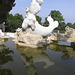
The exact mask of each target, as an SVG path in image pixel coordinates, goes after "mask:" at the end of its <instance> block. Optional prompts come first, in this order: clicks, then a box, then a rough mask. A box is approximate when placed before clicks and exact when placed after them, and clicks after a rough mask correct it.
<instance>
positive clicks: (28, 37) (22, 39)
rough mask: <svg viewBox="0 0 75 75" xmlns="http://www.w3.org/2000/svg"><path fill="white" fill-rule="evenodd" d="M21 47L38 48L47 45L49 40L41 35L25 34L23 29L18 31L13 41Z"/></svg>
mask: <svg viewBox="0 0 75 75" xmlns="http://www.w3.org/2000/svg"><path fill="white" fill-rule="evenodd" d="M13 41H14V42H15V43H16V44H18V45H20V46H26V47H32V48H38V47H43V46H45V45H47V40H46V39H44V38H43V37H42V36H40V35H36V34H31V33H28V32H23V31H22V29H19V28H18V29H17V30H16V33H15V38H14V40H13Z"/></svg>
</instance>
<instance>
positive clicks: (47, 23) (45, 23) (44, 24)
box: [43, 17, 49, 27]
mask: <svg viewBox="0 0 75 75" xmlns="http://www.w3.org/2000/svg"><path fill="white" fill-rule="evenodd" d="M43 26H45V27H47V26H49V22H48V21H47V17H46V18H45V22H44V23H43Z"/></svg>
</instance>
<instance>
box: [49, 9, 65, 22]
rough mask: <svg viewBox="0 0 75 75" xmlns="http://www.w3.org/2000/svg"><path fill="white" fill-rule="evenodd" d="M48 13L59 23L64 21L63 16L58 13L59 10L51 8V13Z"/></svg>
mask: <svg viewBox="0 0 75 75" xmlns="http://www.w3.org/2000/svg"><path fill="white" fill-rule="evenodd" d="M49 15H51V17H52V18H53V19H54V20H57V21H58V22H59V23H60V22H63V21H64V19H63V16H62V14H61V13H60V11H56V10H53V11H51V13H50V14H49Z"/></svg>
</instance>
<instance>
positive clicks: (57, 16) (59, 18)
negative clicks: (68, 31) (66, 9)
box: [44, 10, 65, 30]
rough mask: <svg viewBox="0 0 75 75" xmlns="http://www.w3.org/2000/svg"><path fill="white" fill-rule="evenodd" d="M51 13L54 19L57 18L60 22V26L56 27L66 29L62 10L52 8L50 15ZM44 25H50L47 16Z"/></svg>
mask: <svg viewBox="0 0 75 75" xmlns="http://www.w3.org/2000/svg"><path fill="white" fill-rule="evenodd" d="M50 15H51V17H52V18H53V19H54V21H55V20H56V21H58V22H59V26H58V27H57V28H56V29H58V30H64V29H65V22H64V19H63V16H62V14H61V13H60V11H56V10H52V11H51V13H50V14H49V16H50ZM44 25H46V26H48V25H49V22H48V21H47V17H46V18H45V22H44Z"/></svg>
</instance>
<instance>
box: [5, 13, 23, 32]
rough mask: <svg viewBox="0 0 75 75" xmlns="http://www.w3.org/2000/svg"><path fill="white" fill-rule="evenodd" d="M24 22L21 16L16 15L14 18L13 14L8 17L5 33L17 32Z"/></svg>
mask: <svg viewBox="0 0 75 75" xmlns="http://www.w3.org/2000/svg"><path fill="white" fill-rule="evenodd" d="M22 22H23V17H22V15H20V14H18V13H17V14H15V15H14V16H13V15H12V14H9V13H8V15H7V19H6V25H5V26H6V27H5V31H6V32H15V30H16V29H17V28H18V27H21V25H22Z"/></svg>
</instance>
